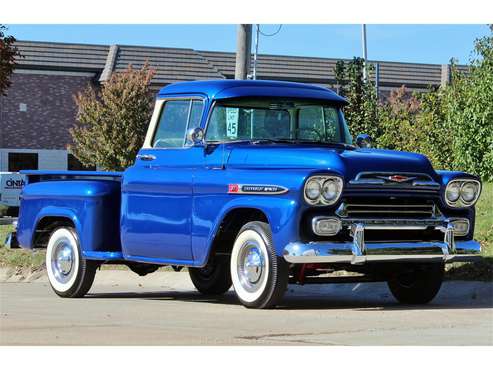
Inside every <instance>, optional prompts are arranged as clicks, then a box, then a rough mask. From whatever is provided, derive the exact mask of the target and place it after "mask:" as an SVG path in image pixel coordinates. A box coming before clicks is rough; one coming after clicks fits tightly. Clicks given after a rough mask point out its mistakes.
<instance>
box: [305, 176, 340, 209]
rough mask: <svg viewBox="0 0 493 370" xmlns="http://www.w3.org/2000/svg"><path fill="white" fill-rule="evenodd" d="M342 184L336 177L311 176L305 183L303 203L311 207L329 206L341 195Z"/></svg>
mask: <svg viewBox="0 0 493 370" xmlns="http://www.w3.org/2000/svg"><path fill="white" fill-rule="evenodd" d="M342 187H343V182H342V179H341V178H340V177H338V176H312V177H310V178H309V179H308V181H307V182H306V183H305V189H304V194H305V201H306V202H307V203H308V204H311V205H319V206H330V205H332V204H334V203H336V202H337V200H338V199H339V197H340V196H341V193H342Z"/></svg>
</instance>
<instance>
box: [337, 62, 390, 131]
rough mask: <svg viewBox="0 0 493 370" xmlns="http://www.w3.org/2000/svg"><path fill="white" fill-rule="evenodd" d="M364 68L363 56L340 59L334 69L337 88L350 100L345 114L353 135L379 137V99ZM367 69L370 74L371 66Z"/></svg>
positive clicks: (345, 108)
mask: <svg viewBox="0 0 493 370" xmlns="http://www.w3.org/2000/svg"><path fill="white" fill-rule="evenodd" d="M364 68H365V63H364V59H362V58H353V60H351V61H349V62H344V61H342V60H340V61H338V62H337V63H336V67H335V70H334V72H335V78H336V83H337V86H338V89H337V90H338V93H339V94H340V95H342V96H344V97H345V98H346V99H347V100H348V101H349V105H348V106H346V107H344V115H345V117H346V120H347V121H348V124H349V130H350V132H351V135H352V136H353V137H356V135H358V134H361V133H366V134H368V135H370V136H371V137H372V138H377V137H378V136H379V135H380V130H379V125H378V120H377V111H378V110H377V105H378V100H377V96H376V91H375V84H374V83H373V81H372V80H371V79H370V78H368V79H366V81H365V79H364V78H363V69H364ZM367 69H368V75H369V74H370V72H371V68H368V67H367Z"/></svg>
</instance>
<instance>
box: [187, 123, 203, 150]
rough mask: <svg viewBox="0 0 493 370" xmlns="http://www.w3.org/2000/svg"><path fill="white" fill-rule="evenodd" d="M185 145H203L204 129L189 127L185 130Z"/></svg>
mask: <svg viewBox="0 0 493 370" xmlns="http://www.w3.org/2000/svg"><path fill="white" fill-rule="evenodd" d="M187 145H190V146H196V145H204V130H203V129H201V128H200V127H195V128H191V129H189V130H188V132H187Z"/></svg>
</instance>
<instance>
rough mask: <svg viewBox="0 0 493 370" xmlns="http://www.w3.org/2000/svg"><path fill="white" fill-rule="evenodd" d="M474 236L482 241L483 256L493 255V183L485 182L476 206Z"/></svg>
mask: <svg viewBox="0 0 493 370" xmlns="http://www.w3.org/2000/svg"><path fill="white" fill-rule="evenodd" d="M474 237H475V239H476V240H478V241H479V242H480V243H481V246H482V249H483V252H482V254H483V256H488V257H493V183H491V182H490V183H485V184H483V190H482V192H481V197H480V198H479V201H478V204H477V206H476V225H475V232H474Z"/></svg>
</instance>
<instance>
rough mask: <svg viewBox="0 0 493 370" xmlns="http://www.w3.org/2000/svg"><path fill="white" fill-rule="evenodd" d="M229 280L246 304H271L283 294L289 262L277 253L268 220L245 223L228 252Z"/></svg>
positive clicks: (266, 305) (268, 305)
mask: <svg viewBox="0 0 493 370" xmlns="http://www.w3.org/2000/svg"><path fill="white" fill-rule="evenodd" d="M230 269H231V280H232V281H233V286H234V289H235V292H236V295H237V296H238V299H239V300H240V301H241V303H242V304H243V305H244V306H246V307H249V308H271V307H274V306H276V305H277V304H278V303H279V302H280V301H281V299H282V297H283V296H284V292H285V291H286V288H287V285H288V277H289V276H288V265H287V263H286V261H284V259H283V258H282V257H278V256H277V255H276V251H275V249H274V244H273V242H272V233H271V230H270V227H269V225H268V224H266V223H264V222H259V221H254V222H249V223H247V224H245V225H244V226H243V227H242V228H241V230H240V232H239V233H238V236H237V238H236V240H235V243H234V245H233V250H232V252H231V263H230Z"/></svg>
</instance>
